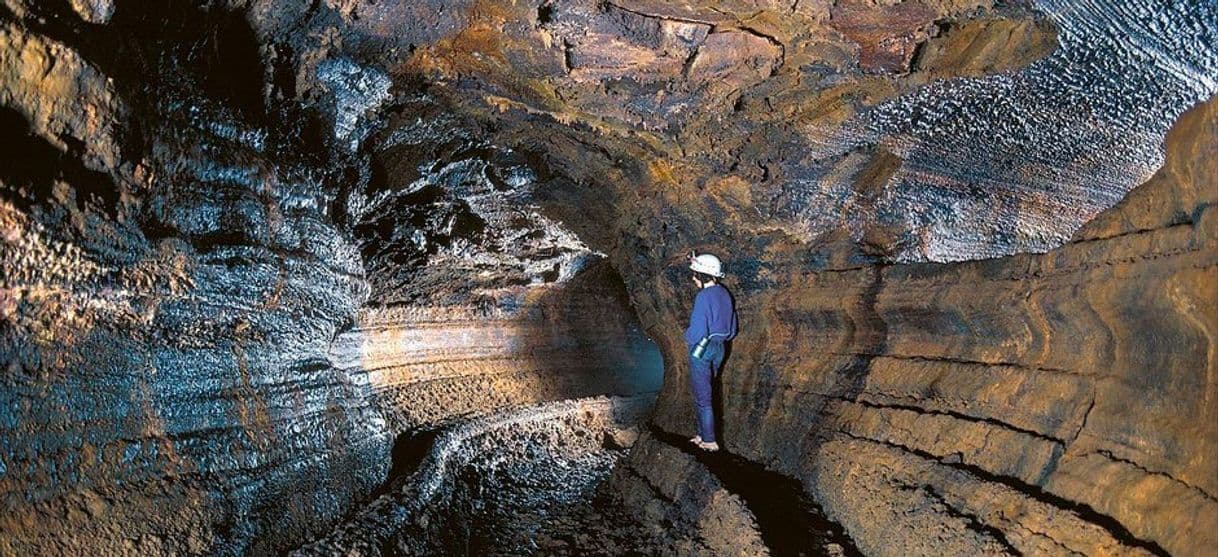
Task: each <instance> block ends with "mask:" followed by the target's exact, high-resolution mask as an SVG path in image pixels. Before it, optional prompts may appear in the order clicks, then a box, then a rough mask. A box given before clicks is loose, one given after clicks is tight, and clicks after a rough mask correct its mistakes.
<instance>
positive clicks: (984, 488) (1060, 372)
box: [657, 101, 1218, 555]
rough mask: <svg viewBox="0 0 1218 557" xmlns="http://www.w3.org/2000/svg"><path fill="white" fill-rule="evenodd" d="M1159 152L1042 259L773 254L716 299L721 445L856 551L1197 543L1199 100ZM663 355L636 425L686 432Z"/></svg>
mask: <svg viewBox="0 0 1218 557" xmlns="http://www.w3.org/2000/svg"><path fill="white" fill-rule="evenodd" d="M1167 146H1168V157H1167V163H1166V164H1165V166H1164V168H1163V169H1161V170H1160V171H1159V173H1158V174H1156V176H1155V177H1154V178H1153V179H1152V180H1151V181H1150V182H1148V183H1147V184H1145V185H1143V186H1141V187H1139V188H1138V189H1137V190H1135V191H1134V192H1133V193H1132V194H1131V195H1130V197H1129V198H1128V199H1126V200H1125V201H1123V202H1122V203H1120V204H1118V205H1117V207H1115V208H1113V209H1112V210H1110V211H1108V212H1106V213H1104V214H1103V215H1101V216H1100V217H1099V218H1097V219H1096V220H1095V221H1093V222H1092V223H1090V224H1088V226H1087V227H1085V228H1084V229H1083V230H1082V231H1080V232H1079V234H1078V235H1077V236H1076V237H1075V239H1074V240H1072V241H1071V242H1070V243H1069V244H1067V245H1065V246H1063V247H1062V248H1059V249H1057V250H1054V251H1051V252H1049V253H1046V254H1043V255H1020V256H1014V257H1009V258H1002V259H994V260H989V261H981V262H973V263H964V264H953V265H896V266H866V267H861V268H836V269H835V268H828V269H824V270H819V271H813V272H805V271H801V270H791V271H786V272H783V271H779V270H777V269H776V270H775V271H773V272H775V273H776V274H777V275H778V276H777V277H776V278H775V283H776V284H781V285H782V286H781V287H777V288H774V289H772V290H770V291H767V292H760V293H756V294H753V293H744V294H738V298H739V299H740V300H741V307H742V314H741V318H742V325H741V328H742V331H744V332H742V333H741V336H740V338H739V339H738V340H737V341H736V343H735V348H734V349H733V355H732V356H731V358H730V361H729V363H728V366H727V371H726V379H725V381H724V384H725V385H724V390H725V397H726V402H725V406H726V418H725V420H724V421H725V424H726V425H725V428H726V432H725V438H726V442H727V446H728V447H729V448H730V449H731V450H733V451H737V452H739V453H741V454H744V455H746V456H748V457H749V458H750V459H754V460H758V461H762V462H769V463H772V465H773V466H774V467H776V469H778V470H780V471H782V472H783V473H785V474H789V475H792V476H796V477H800V478H802V480H803V482H804V486H805V488H806V489H808V490H809V491H810V492H811V493H813V494H814V495H815V497H816V499H817V500H818V501H820V502H821V503H822V504H823V505H824V506H825V509H826V511H827V512H828V513H829V514H830V516H832V517H834V518H836V519H837V520H839V521H841V522H842V524H843V525H844V526H845V527H846V529H847V532H848V533H849V535H850V536H851V537H852V538H853V539H854V540H855V541H856V542H857V543H858V545H859V547H860V549H862V550H863V551H864V552H865V553H868V554H893V555H897V554H911V553H912V554H942V553H943V552H948V553H956V552H959V553H977V552H981V553H986V552H1002V551H1011V552H1016V551H1017V552H1021V553H1057V552H1065V551H1073V552H1079V553H1084V554H1109V553H1142V552H1147V551H1149V552H1152V553H1164V552H1169V553H1172V554H1178V555H1204V554H1206V552H1208V551H1210V549H1211V548H1212V547H1214V546H1215V544H1218V539H1215V538H1214V535H1215V532H1218V530H1215V528H1214V526H1215V524H1218V499H1215V496H1214V494H1215V493H1216V492H1218V477H1215V474H1214V470H1215V467H1216V466H1218V462H1216V461H1215V458H1218V420H1215V419H1213V417H1214V414H1215V412H1218V408H1216V404H1218V403H1216V402H1215V400H1216V397H1218V381H1216V380H1215V378H1216V375H1215V373H1216V369H1218V368H1216V367H1215V365H1216V360H1215V358H1214V357H1213V354H1214V350H1215V346H1216V343H1218V339H1216V338H1215V330H1218V329H1216V327H1218V249H1216V248H1218V227H1215V226H1214V222H1213V219H1214V218H1215V217H1214V207H1215V202H1218V182H1215V176H1218V167H1216V166H1215V161H1216V160H1218V159H1215V157H1213V156H1212V154H1213V153H1214V152H1216V151H1218V101H1210V102H1207V103H1205V104H1203V105H1201V106H1199V107H1197V108H1195V109H1193V110H1192V111H1190V112H1189V113H1187V114H1186V115H1185V116H1184V117H1183V118H1182V119H1181V121H1180V122H1179V123H1178V124H1177V125H1176V126H1175V127H1174V128H1173V130H1172V132H1171V133H1170V134H1169V135H1168V139H1167ZM669 319H672V320H676V319H677V316H676V315H672V316H671V317H669ZM669 342H670V343H674V344H675V342H679V341H675V340H670V341H669ZM668 346H669V347H672V346H673V344H669V345H668ZM671 353H676V354H680V352H679V348H678V349H676V350H673V351H672V352H671ZM668 369H669V370H670V373H669V375H668V378H666V381H667V382H666V390H665V391H664V394H663V395H662V396H661V406H660V408H659V410H658V412H659V413H658V417H657V421H658V423H660V424H662V425H664V426H665V427H669V428H673V429H675V430H677V431H682V432H689V431H690V428H691V426H690V425H689V424H691V423H692V420H691V419H689V418H688V417H687V416H689V415H690V414H691V410H690V408H689V406H688V404H689V403H688V400H687V397H686V396H684V386H683V383H684V381H685V379H684V374H683V373H682V371H681V370H683V369H684V365H682V363H681V362H679V361H672V360H670V361H669V366H668ZM672 371H677V373H672Z"/></svg>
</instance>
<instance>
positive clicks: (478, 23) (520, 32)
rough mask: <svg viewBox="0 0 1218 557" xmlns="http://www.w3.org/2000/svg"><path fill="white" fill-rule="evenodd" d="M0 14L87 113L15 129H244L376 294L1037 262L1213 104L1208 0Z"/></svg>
mask: <svg viewBox="0 0 1218 557" xmlns="http://www.w3.org/2000/svg"><path fill="white" fill-rule="evenodd" d="M4 10H5V14H6V15H5V19H7V20H10V21H20V22H21V24H22V25H25V26H28V27H29V28H30V29H32V30H34V31H35V32H36V33H37V35H34V36H33V37H34V38H32V39H30V40H35V41H42V40H46V41H50V43H49V44H50V47H48V48H59V49H60V50H63V51H64V52H65V53H66V54H65V55H66V56H67V58H65V63H72V64H77V65H79V66H80V70H79V73H78V74H76V83H75V85H76V86H78V87H80V91H81V96H80V99H81V101H80V102H79V104H81V105H82V106H85V107H86V108H87V107H90V106H91V107H94V108H93V109H91V110H93V112H88V111H83V112H82V110H80V108H81V107H76V108H73V107H63V108H64V111H65V112H70V113H74V114H76V115H77V116H76V117H75V119H73V118H71V117H58V116H56V117H55V118H51V117H48V116H46V115H40V114H35V113H31V114H22V116H24V117H25V118H26V120H27V121H30V122H32V124H31V132H32V133H36V134H39V135H41V136H42V137H43V138H44V139H46V140H47V141H48V142H49V143H50V144H52V145H55V146H58V148H60V149H61V150H63V149H68V150H76V151H81V152H82V154H81V158H82V160H83V161H84V163H85V165H86V166H87V167H89V168H92V169H106V168H114V167H117V166H120V165H118V164H117V161H121V160H122V159H123V158H124V155H123V154H121V153H120V150H121V149H122V148H123V146H122V142H124V141H126V142H127V143H128V144H131V143H133V142H137V141H136V140H138V137H139V136H141V135H145V136H146V135H154V134H153V132H151V131H149V130H148V129H144V130H132V129H130V128H129V127H128V128H124V126H129V125H128V124H126V123H125V121H126V117H125V116H123V114H125V113H126V112H130V111H131V110H137V111H138V110H140V106H141V105H143V106H147V105H149V104H155V105H157V106H158V108H157V112H158V113H161V114H168V115H169V116H170V117H171V118H194V119H195V120H198V122H196V124H197V125H199V126H212V127H215V126H220V127H225V126H227V127H226V128H225V129H226V130H227V131H225V130H220V131H219V132H217V133H221V132H223V133H228V134H230V135H233V134H235V135H242V134H244V135H242V137H237V138H236V139H238V140H240V141H243V142H245V143H247V144H249V145H250V146H251V148H255V149H256V150H265V151H273V152H274V155H273V156H275V157H277V159H276V163H277V165H278V166H279V167H281V168H289V169H290V168H306V169H309V170H307V171H301V172H297V174H299V175H300V176H299V177H298V178H296V179H291V180H288V181H290V182H292V183H293V184H297V185H299V187H300V188H303V189H308V188H309V187H312V186H309V185H308V184H309V183H310V182H312V183H318V182H320V183H321V184H322V186H323V187H322V191H320V192H318V191H307V192H306V191H303V190H302V191H301V192H299V196H298V197H300V198H301V199H307V200H308V201H302V202H303V203H306V204H310V205H311V206H312V205H317V206H320V207H322V208H323V210H325V211H327V212H329V213H330V214H331V216H332V218H333V219H334V220H336V221H338V222H339V223H340V224H342V225H344V226H345V227H346V229H347V230H348V232H349V233H350V234H351V235H352V236H354V237H355V239H356V243H357V244H358V247H359V250H360V252H361V255H362V258H363V262H364V267H365V270H366V272H367V274H368V278H369V282H370V284H371V287H372V291H373V294H374V296H373V297H374V299H379V300H382V301H385V302H386V303H396V302H399V301H400V302H408V301H411V300H415V299H418V298H419V297H420V296H430V297H432V298H434V297H435V296H436V293H437V292H439V293H440V297H445V296H447V297H455V298H460V297H461V296H462V295H463V294H462V292H466V291H468V290H469V287H470V286H471V284H472V285H473V286H474V287H477V288H484V289H490V290H493V289H495V288H497V287H499V286H502V285H504V284H509V285H510V284H529V283H535V282H537V281H543V282H548V281H552V280H559V279H560V278H561V277H569V276H571V275H572V274H573V273H574V272H576V271H577V270H578V269H579V268H581V267H582V265H583V264H584V262H585V261H586V260H587V259H588V258H589V257H594V256H598V255H601V254H604V255H608V256H609V257H610V258H611V259H613V260H614V261H615V264H616V265H617V266H619V267H627V266H636V267H642V268H643V269H642V271H643V272H642V273H641V274H643V275H646V274H649V271H653V272H654V271H659V270H660V269H662V268H663V267H665V266H667V265H668V264H670V263H671V261H672V260H673V258H675V257H677V256H679V255H680V254H681V253H683V252H684V251H685V250H686V249H688V248H689V247H696V248H701V249H707V248H711V247H713V248H714V249H718V250H720V251H721V253H724V254H725V255H726V256H728V257H729V259H734V260H738V261H739V260H742V259H744V257H743V256H745V255H747V256H749V257H748V259H752V260H755V261H757V262H758V263H757V264H758V265H766V264H768V263H766V262H767V261H775V260H779V259H783V257H782V256H778V255H777V254H778V253H779V252H783V253H788V254H790V255H791V258H792V259H793V260H795V261H798V262H800V263H807V262H812V263H813V264H814V266H815V265H816V264H817V262H818V261H827V260H829V259H833V258H834V257H836V258H837V259H838V260H839V262H840V260H843V259H844V260H847V261H856V262H867V261H880V262H917V261H938V262H948V261H962V260H973V259H985V258H992V257H998V256H1003V255H1009V254H1013V253H1020V252H1043V251H1046V250H1049V249H1052V248H1054V247H1057V246H1059V245H1061V244H1062V243H1064V242H1065V241H1066V240H1067V239H1068V238H1069V237H1070V236H1071V235H1072V234H1073V233H1074V231H1075V230H1077V229H1078V228H1079V227H1080V226H1082V225H1083V224H1084V223H1086V222H1087V221H1088V220H1090V219H1091V218H1092V217H1094V216H1095V215H1096V214H1098V213H1099V212H1100V211H1102V210H1104V209H1106V208H1108V207H1111V206H1112V205H1113V204H1115V203H1116V202H1118V201H1119V200H1120V199H1121V198H1122V197H1124V195H1125V194H1126V193H1127V192H1128V191H1129V190H1131V189H1132V188H1133V187H1135V186H1137V185H1138V184H1140V183H1142V182H1144V181H1145V180H1146V179H1147V178H1149V177H1150V176H1151V175H1152V174H1153V173H1154V172H1155V170H1156V169H1158V168H1159V166H1160V165H1161V164H1162V160H1163V146H1162V142H1163V136H1164V134H1165V133H1166V130H1167V129H1168V128H1169V127H1170V125H1171V123H1172V122H1173V121H1175V119H1176V117H1177V116H1178V115H1179V114H1180V113H1182V112H1183V111H1184V110H1186V109H1187V108H1188V107H1190V106H1192V105H1194V104H1196V103H1197V102H1200V101H1202V100H1204V99H1205V98H1208V97H1209V96H1210V95H1213V94H1214V93H1215V92H1218V47H1216V46H1215V45H1218V36H1216V35H1218V6H1216V5H1215V4H1214V3H1212V2H1149V3H1147V2H1128V3H1116V4H1110V3H1102V2H1090V1H1088V2H1074V1H1069V2H1066V1H1061V2H1059V1H1052V0H1046V1H1040V2H988V1H984V0H979V1H955V0H948V1H931V0H911V1H903V2H888V1H881V2H868V1H864V0H843V1H840V2H811V1H807V0H795V1H790V2H778V1H764V0H753V1H730V0H728V1H714V0H706V1H681V2H666V1H658V0H612V1H607V0H544V1H543V0H528V1H512V2H494V1H489V0H457V1H440V0H397V1H388V0H386V1H378V2H358V1H349V0H325V1H319V2H313V3H302V2H296V1H288V0H247V1H237V0H230V1H227V2H200V3H192V2H182V1H171V2H166V3H164V4H162V5H158V6H157V7H156V8H155V9H154V8H151V7H140V6H137V5H135V4H134V3H131V2H110V1H105V0H73V1H72V2H65V3H49V4H41V3H34V4H28V5H27V3H24V2H16V1H10V2H6V3H5V8H4ZM182 14H195V15H190V16H187V17H182ZM192 18H194V19H197V20H199V21H204V24H203V25H193V24H192V23H191V22H190V21H187V20H189V19H192ZM197 29H202V31H198V30H197ZM200 33H201V34H200ZM38 37H45V39H44V38H38ZM56 45H59V46H56ZM21 48H24V49H25V50H27V51H28V50H30V49H31V48H32V47H30V46H28V44H27V46H24V47H21ZM158 49H159V50H158ZM78 51H80V52H89V53H91V54H90V58H89V59H87V60H75V59H73V58H72V56H75V54H74V53H75V52H78ZM104 51H113V52H114V55H113V56H111V57H107V56H105V55H101V54H97V53H98V52H104ZM153 53H155V56H154V55H153ZM166 53H168V56H170V57H172V56H176V57H177V58H176V59H175V60H176V61H173V62H172V63H168V64H166V63H164V61H163V60H162V63H158V62H156V61H155V60H151V61H150V59H152V58H155V57H160V58H162V59H163V58H166V56H167V54H166ZM175 53H176V54H175ZM132 59H141V60H142V62H140V63H134V64H132V63H129V62H130V60H132ZM21 60H25V61H26V62H29V60H28V59H21ZM183 60H184V61H185V62H183ZM27 65H28V64H27ZM31 67H32V66H31ZM133 68H134V69H133ZM26 69H29V68H26ZM16 71H19V72H20V71H25V70H21V69H20V68H18V70H16ZM31 71H32V70H31ZM139 71H143V72H144V73H142V74H140V73H138V72H139ZM94 74H97V75H105V76H108V77H107V78H106V79H100V78H96V76H94V77H93V78H91V77H90V76H92V75H94ZM154 74H160V75H154ZM179 81H180V82H187V81H194V82H197V83H195V85H196V87H195V88H194V89H193V90H192V91H193V92H192V93H191V94H189V95H185V96H183V95H181V94H180V93H181V91H183V90H187V89H190V88H189V87H182V86H179V84H177V82H179ZM20 83H21V80H18V85H20ZM200 90H201V92H202V93H203V94H204V95H203V97H202V98H200V97H198V96H197V93H198V92H199V91H200ZM26 93H29V91H27V92H26ZM16 94H22V93H20V89H19V88H18V93H16ZM94 97H96V98H94ZM150 99H151V100H150ZM131 107H135V108H131ZM44 108H45V107H44ZM38 110H42V109H38ZM125 111H126V112H125ZM192 111H193V112H192ZM217 113H223V114H228V115H229V116H225V117H223V118H221V117H217V116H216V114H217ZM80 114H91V115H92V116H89V117H81V116H79V115H80ZM192 115H196V116H192ZM43 120H46V122H42V121H43ZM209 120H210V122H209ZM225 121H231V122H236V123H239V125H238V124H224V123H223V122H225ZM145 126H148V125H147V124H145ZM166 126H168V125H166ZM247 128H248V129H247ZM63 137H89V138H90V140H89V141H86V142H85V145H84V146H76V145H67V144H64V141H66V140H63V139H61V138H63ZM133 138H136V139H133ZM128 150H131V149H130V148H128ZM318 167H322V168H318ZM146 170H147V168H146V167H141V166H140V165H138V164H137V165H135V166H134V167H131V168H127V169H126V170H124V171H123V172H122V173H121V174H122V176H118V177H117V179H118V180H119V181H120V182H139V181H140V179H141V178H142V179H143V180H144V181H149V180H151V178H149V176H147V175H144V176H142V177H141V176H136V174H137V171H146ZM208 172H213V173H214V172H223V169H211V170H208ZM765 254H769V256H766V255H765ZM826 254H837V255H832V256H831V255H826ZM843 254H844V255H843ZM429 263H432V264H434V265H429ZM449 268H458V269H461V273H459V274H460V276H461V277H462V278H461V281H459V282H460V284H456V283H454V282H453V281H452V279H453V276H454V275H453V273H450V272H448V271H445V270H440V271H436V269H449ZM733 271H734V272H736V273H737V274H740V275H742V276H744V277H745V279H746V282H748V281H749V280H751V279H753V278H756V277H757V273H756V269H751V268H750V269H744V268H738V269H733ZM488 273H489V276H488ZM480 276H481V277H483V279H479V278H477V277H480ZM471 277H474V278H471ZM470 281H472V282H470ZM427 285H429V286H427ZM455 298H454V299H455Z"/></svg>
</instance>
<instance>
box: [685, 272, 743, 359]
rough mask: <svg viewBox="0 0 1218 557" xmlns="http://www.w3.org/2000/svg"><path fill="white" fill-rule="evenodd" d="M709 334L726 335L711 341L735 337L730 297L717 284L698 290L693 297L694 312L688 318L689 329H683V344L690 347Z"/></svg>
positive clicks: (733, 310)
mask: <svg viewBox="0 0 1218 557" xmlns="http://www.w3.org/2000/svg"><path fill="white" fill-rule="evenodd" d="M711 333H720V334H723V333H726V335H725V336H719V335H716V336H715V338H712V339H711V340H731V339H733V338H735V337H736V308H734V307H732V295H731V294H728V293H727V289H726V288H724V287H723V286H722V285H718V284H716V285H714V286H711V287H708V288H703V289H702V290H699V291H698V295H697V296H695V297H694V311H693V313H691V314H690V316H689V328H687V329H685V344H686V345H687V346H691V347H692V346H693V345H695V344H698V341H700V340H702V337H704V336H707V335H709V334H711Z"/></svg>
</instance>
